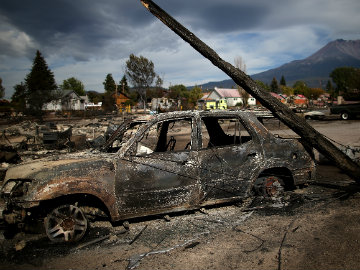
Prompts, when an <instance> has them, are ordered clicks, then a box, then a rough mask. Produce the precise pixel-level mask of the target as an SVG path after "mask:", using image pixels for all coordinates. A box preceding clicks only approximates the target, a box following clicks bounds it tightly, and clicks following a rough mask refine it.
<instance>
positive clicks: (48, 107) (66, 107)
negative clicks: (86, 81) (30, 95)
mask: <svg viewBox="0 0 360 270" xmlns="http://www.w3.org/2000/svg"><path fill="white" fill-rule="evenodd" d="M54 94H55V95H56V96H57V99H55V100H53V101H51V102H49V103H46V104H44V106H43V110H45V111H83V110H85V99H84V98H83V97H80V96H79V95H78V94H76V93H75V92H74V91H73V90H60V91H56V92H54Z"/></svg>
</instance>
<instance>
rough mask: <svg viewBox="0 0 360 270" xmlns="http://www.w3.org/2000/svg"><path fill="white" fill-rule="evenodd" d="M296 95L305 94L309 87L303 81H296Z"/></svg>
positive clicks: (294, 86)
mask: <svg viewBox="0 0 360 270" xmlns="http://www.w3.org/2000/svg"><path fill="white" fill-rule="evenodd" d="M293 88H294V94H295V95H305V94H306V92H307V91H308V89H309V87H308V86H307V85H306V83H305V82H303V81H296V82H295V83H294V85H293Z"/></svg>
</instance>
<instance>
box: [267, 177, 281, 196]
mask: <svg viewBox="0 0 360 270" xmlns="http://www.w3.org/2000/svg"><path fill="white" fill-rule="evenodd" d="M283 191H284V187H283V185H282V184H281V183H280V181H279V179H278V178H277V177H273V176H271V177H267V178H266V179H265V181H264V193H265V195H267V196H269V197H276V196H279V195H281V193H282V192H283Z"/></svg>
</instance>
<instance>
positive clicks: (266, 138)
mask: <svg viewBox="0 0 360 270" xmlns="http://www.w3.org/2000/svg"><path fill="white" fill-rule="evenodd" d="M314 173H315V163H314V161H313V158H312V155H311V151H309V149H306V147H304V146H303V145H302V144H301V143H300V142H299V141H298V140H297V139H283V138H280V137H277V136H274V135H272V134H271V133H270V132H269V131H268V130H267V129H266V128H265V127H264V126H263V125H262V124H261V122H260V121H259V119H258V117H257V116H256V115H255V114H252V113H249V112H241V111H184V112H171V113H163V114H158V115H156V116H154V117H153V118H152V119H151V120H148V121H141V120H134V121H128V122H124V123H123V124H122V125H121V126H120V127H119V128H118V129H117V130H116V131H115V132H114V133H113V134H112V136H111V137H110V138H109V140H108V141H107V142H106V144H105V145H104V146H103V147H102V151H98V150H96V151H94V150H92V151H88V152H83V153H73V154H67V155H64V156H57V157H51V158H46V159H40V160H37V161H33V162H30V163H23V164H20V165H17V166H13V167H10V168H9V169H8V171H7V173H6V176H5V179H4V182H3V186H2V188H1V198H2V200H3V201H4V204H3V205H2V206H1V215H2V218H3V219H4V220H5V222H6V223H7V224H8V225H9V226H10V225H13V226H15V225H16V226H17V227H21V228H26V226H27V224H29V223H31V222H32V221H35V220H37V221H39V220H40V221H41V222H43V223H44V226H45V230H46V233H47V236H48V237H49V239H50V240H52V241H58V242H67V241H78V240H80V239H82V238H83V237H84V235H85V233H86V231H87V230H88V228H89V220H91V219H92V218H93V217H96V216H102V217H105V218H109V220H110V221H112V222H116V221H125V220H128V219H130V218H135V217H140V216H147V215H155V214H165V213H170V212H176V211H184V210H189V209H197V208H200V207H204V206H207V205H213V204H220V203H225V202H231V201H239V200H243V199H245V198H248V197H249V196H253V194H254V192H257V193H258V194H261V195H262V196H274V195H277V194H281V191H283V190H284V189H291V188H294V187H295V186H297V185H301V184H304V183H306V182H307V181H309V180H311V179H313V177H314Z"/></svg>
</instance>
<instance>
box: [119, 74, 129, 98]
mask: <svg viewBox="0 0 360 270" xmlns="http://www.w3.org/2000/svg"><path fill="white" fill-rule="evenodd" d="M120 89H121V92H123V93H126V94H127V93H129V85H128V83H127V79H126V76H125V75H124V76H123V77H122V79H121V81H120Z"/></svg>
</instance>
